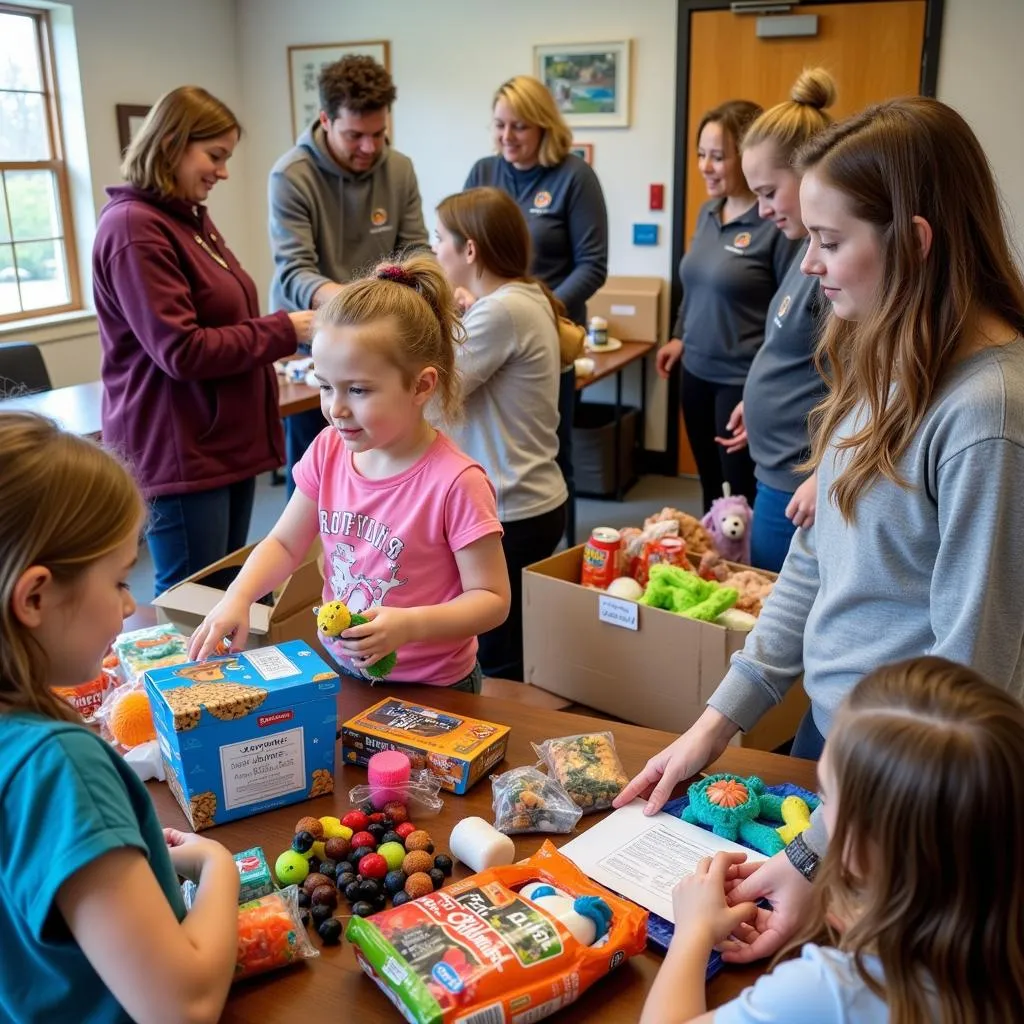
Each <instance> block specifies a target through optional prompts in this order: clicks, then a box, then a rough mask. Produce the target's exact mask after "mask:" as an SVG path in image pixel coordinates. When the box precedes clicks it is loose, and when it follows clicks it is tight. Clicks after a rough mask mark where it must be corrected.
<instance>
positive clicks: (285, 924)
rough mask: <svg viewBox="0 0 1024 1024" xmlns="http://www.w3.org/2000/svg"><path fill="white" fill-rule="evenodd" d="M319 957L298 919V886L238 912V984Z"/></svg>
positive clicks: (260, 899) (292, 886) (280, 891)
mask: <svg viewBox="0 0 1024 1024" xmlns="http://www.w3.org/2000/svg"><path fill="white" fill-rule="evenodd" d="M319 955H320V953H319V952H318V951H317V950H316V949H315V948H314V947H313V944H312V943H311V942H310V941H309V936H308V935H307V934H306V928H305V926H304V925H303V923H302V919H301V917H300V916H299V887H298V886H297V885H289V886H288V887H287V888H286V889H280V890H278V891H277V892H272V893H270V895H269V896H261V897H260V898H259V899H258V900H252V901H251V902H250V903H243V904H242V905H241V906H240V907H239V908H238V956H237V958H236V960H235V977H234V980H235V981H241V980H242V979H243V978H251V977H252V976H253V975H255V974H265V973H266V972H267V971H274V970H277V968H278V967H287V966H288V965H289V964H292V963H295V961H296V960H309V959H312V958H313V957H317V956H319Z"/></svg>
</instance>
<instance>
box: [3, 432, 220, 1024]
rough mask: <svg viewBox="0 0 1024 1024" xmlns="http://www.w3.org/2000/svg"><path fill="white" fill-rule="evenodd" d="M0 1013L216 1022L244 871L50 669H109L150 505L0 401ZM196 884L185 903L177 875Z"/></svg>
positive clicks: (90, 451) (77, 442)
mask: <svg viewBox="0 0 1024 1024" xmlns="http://www.w3.org/2000/svg"><path fill="white" fill-rule="evenodd" d="M0 493H2V494H3V496H4V498H3V501H2V502H0V750H3V757H2V758H0V935H3V937H4V939H3V950H4V955H3V956H0V1020H4V1021H6V1020H11V1021H15V1020H16V1021H19V1022H20V1024H24V1022H29V1024H31V1022H37V1021H38V1022H40V1024H42V1022H47V1024H49V1022H52V1021H57V1020H67V1021H72V1020H74V1021H86V1020H87V1021H89V1022H90V1024H98V1022H108V1021H128V1020H133V1021H136V1022H139V1024H162V1022H165V1021H166V1022H168V1024H170V1022H178V1021H182V1020H189V1021H216V1020H217V1019H219V1017H220V1014H221V1011H222V1010H223V1008H224V1002H225V999H226V998H227V993H228V986H229V985H230V984H231V978H232V974H233V970H234V963H235V955H236V947H237V917H238V912H237V901H238V871H237V869H236V868H235V865H234V861H233V860H232V858H231V854H229V853H228V851H227V850H225V849H224V847H223V846H221V845H220V844H219V843H215V842H213V841H212V840H209V839H201V838H199V837H198V836H194V835H185V834H182V833H180V832H176V831H174V830H173V829H165V830H162V829H161V827H160V822H159V821H158V820H157V816H156V812H155V810H154V808H153V804H152V802H151V801H150V799H149V794H148V793H147V791H146V788H145V786H143V784H142V783H141V782H140V781H139V779H138V778H137V777H136V775H135V774H134V772H133V771H132V769H131V768H130V767H128V766H127V765H126V764H125V763H124V761H123V760H122V759H121V757H120V755H119V754H117V753H116V752H115V751H114V750H113V748H112V747H110V746H109V745H108V744H107V743H105V742H104V741H103V740H101V739H100V738H99V736H98V735H96V734H95V733H94V732H92V731H90V730H89V729H87V728H85V727H84V726H82V725H81V724H80V719H79V718H78V715H77V714H76V713H75V712H74V711H72V710H71V708H70V707H69V706H68V705H66V704H64V702H63V701H61V700H60V699H59V698H57V697H55V696H54V695H53V693H52V692H51V690H50V687H52V686H73V685H76V684H78V683H81V682H82V681H83V680H86V679H93V678H95V677H96V676H97V675H98V674H99V671H100V665H101V662H102V660H103V656H104V654H105V653H106V651H107V649H108V647H109V646H110V644H111V642H112V641H113V639H114V637H115V636H116V635H117V634H118V632H120V629H121V625H122V622H123V620H124V619H125V618H126V617H127V616H129V615H131V614H132V613H133V612H134V611H135V602H134V601H133V600H132V597H131V594H130V593H129V592H128V584H127V582H126V579H127V576H128V573H129V571H130V569H131V567H132V566H133V565H134V564H135V558H136V553H137V551H138V545H139V536H140V533H141V531H142V528H143V525H144V519H145V506H144V504H143V501H142V498H141V496H140V495H139V492H138V489H137V488H136V486H135V483H134V481H133V480H132V478H131V476H130V475H129V474H128V472H127V470H126V469H125V468H124V467H123V466H122V465H121V464H120V463H119V462H117V461H116V460H115V459H114V458H113V457H112V456H110V455H109V454H107V453H106V452H104V451H103V450H102V449H101V448H99V447H98V446H97V445H95V444H93V443H92V442H90V441H86V440H84V439H82V438H79V437H75V436H74V435H72V434H67V433H64V432H63V431H61V430H60V429H59V428H58V427H57V426H56V425H55V424H54V423H52V422H51V421H50V420H46V419H43V418H41V417H38V416H34V415H31V414H27V413H0ZM179 875H181V876H184V877H186V878H190V879H192V880H193V881H194V882H196V883H197V885H198V891H197V894H196V900H195V904H194V905H193V908H192V909H191V910H190V911H189V913H188V916H187V917H186V916H185V907H184V904H183V903H182V899H181V892H180V889H179V883H178V876H179Z"/></svg>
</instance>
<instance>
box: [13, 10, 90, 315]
mask: <svg viewBox="0 0 1024 1024" xmlns="http://www.w3.org/2000/svg"><path fill="white" fill-rule="evenodd" d="M0 14H14V15H18V16H21V17H27V18H30V19H32V21H33V22H34V28H35V39H36V47H37V50H38V55H39V66H40V69H41V72H42V85H43V97H44V106H45V109H46V130H47V134H48V136H49V140H50V153H51V158H50V159H49V160H14V161H4V160H0V174H2V173H4V172H6V171H49V172H50V173H51V174H52V175H53V180H54V183H55V185H56V196H57V202H58V205H59V210H60V222H61V233H62V238H61V244H62V245H63V247H64V265H65V268H66V270H67V284H68V301H67V302H66V303H62V304H61V305H59V306H46V307H44V308H35V309H21V310H19V311H18V312H17V313H0V326H3V325H7V324H11V323H17V322H19V321H22V320H36V319H38V318H40V317H50V316H55V315H57V314H61V313H72V312H77V311H79V310H81V309H83V308H84V306H83V304H82V282H81V276H80V274H79V270H78V249H77V246H76V245H75V226H74V219H73V217H72V209H71V190H70V187H69V184H68V168H67V160H66V158H65V149H64V129H63V124H62V122H61V109H60V107H61V105H60V87H59V85H58V82H57V71H56V64H55V61H54V53H53V30H52V26H51V24H50V12H49V11H47V10H44V9H42V8H38V7H20V6H19V7H14V6H11V5H9V4H4V3H0ZM3 201H4V205H5V207H6V211H5V212H6V215H7V218H8V220H7V222H8V224H10V223H12V222H11V219H10V198H9V194H8V192H7V190H6V189H5V190H4V199H3ZM11 243H12V244H11V251H12V258H13V260H14V264H13V265H14V267H15V282H16V283H19V297H20V294H21V292H20V279H19V278H18V276H17V266H18V262H17V256H16V250H15V245H16V244H17V243H16V242H15V240H14V239H13V238H12V239H11Z"/></svg>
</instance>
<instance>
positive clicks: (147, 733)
mask: <svg viewBox="0 0 1024 1024" xmlns="http://www.w3.org/2000/svg"><path fill="white" fill-rule="evenodd" d="M109 724H110V734H111V735H112V736H113V737H114V739H115V740H117V742H118V743H120V744H121V746H122V747H128V748H129V749H130V748H131V747H137V746H138V745H139V744H140V743H146V742H147V741H149V740H155V739H156V729H155V728H154V726H153V712H152V710H151V709H150V706H149V698H148V697H147V696H146V694H145V693H144V692H143V691H142V690H129V691H128V693H126V694H124V695H123V696H121V697H118V698H117V701H116V702H115V704H114V706H113V708H112V709H111V712H110V723H109Z"/></svg>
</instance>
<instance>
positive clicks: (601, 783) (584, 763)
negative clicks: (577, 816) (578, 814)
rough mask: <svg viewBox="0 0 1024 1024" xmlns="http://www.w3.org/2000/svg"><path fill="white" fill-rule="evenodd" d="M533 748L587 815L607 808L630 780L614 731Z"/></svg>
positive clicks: (566, 738) (572, 737)
mask: <svg viewBox="0 0 1024 1024" xmlns="http://www.w3.org/2000/svg"><path fill="white" fill-rule="evenodd" d="M533 749H534V750H535V751H536V752H537V756H538V757H539V758H541V759H542V760H543V761H544V762H546V764H547V766H548V771H549V772H550V773H551V775H552V776H553V777H554V778H555V779H557V780H558V781H559V782H560V783H561V784H562V785H563V786H564V787H565V790H566V792H567V793H568V794H569V796H570V797H572V800H573V803H575V804H576V806H577V807H580V808H582V810H583V813H584V814H590V813H591V812H593V811H604V810H607V809H608V808H609V807H611V805H612V801H613V800H614V799H615V798H616V797H617V796H618V795H619V793H620V792H621V791H622V789H623V787H624V786H625V785H626V783H627V782H629V778H628V777H627V775H626V773H625V772H624V771H623V770H622V762H621V761H620V760H619V755H618V753H617V752H616V750H615V738H614V737H613V736H612V734H611V733H610V732H591V733H580V734H578V735H576V736H562V737H560V738H559V739H555V740H545V741H544V742H543V743H542V744H541V745H540V746H537V744H536V743H534V744H533Z"/></svg>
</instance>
